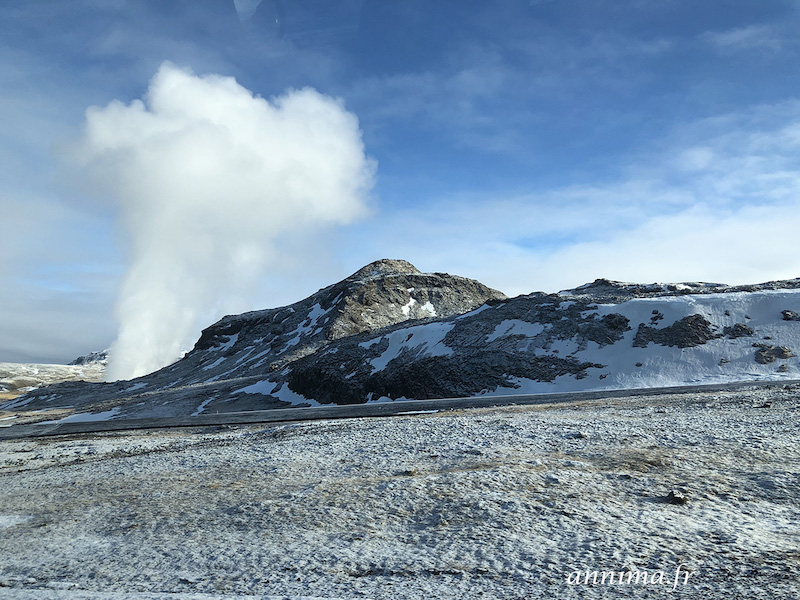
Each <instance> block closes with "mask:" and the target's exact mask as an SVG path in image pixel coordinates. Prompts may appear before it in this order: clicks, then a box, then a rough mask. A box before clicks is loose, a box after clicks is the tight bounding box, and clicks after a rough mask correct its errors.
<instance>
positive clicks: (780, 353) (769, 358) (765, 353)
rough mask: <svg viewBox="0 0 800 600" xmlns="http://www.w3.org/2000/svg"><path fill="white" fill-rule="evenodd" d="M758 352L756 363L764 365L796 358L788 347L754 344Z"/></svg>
mask: <svg viewBox="0 0 800 600" xmlns="http://www.w3.org/2000/svg"><path fill="white" fill-rule="evenodd" d="M753 345H754V346H755V347H756V348H758V350H756V357H755V358H756V362H757V363H759V364H762V365H768V364H769V363H774V362H775V361H776V360H778V359H786V358H791V357H792V356H794V354H793V353H792V351H791V350H790V349H789V348H787V347H786V346H769V345H767V344H753Z"/></svg>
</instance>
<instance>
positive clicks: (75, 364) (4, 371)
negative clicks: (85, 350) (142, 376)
mask: <svg viewBox="0 0 800 600" xmlns="http://www.w3.org/2000/svg"><path fill="white" fill-rule="evenodd" d="M105 366H106V356H105V352H92V353H91V354H88V355H86V356H81V357H78V358H76V359H75V360H73V361H72V362H71V363H69V364H68V365H51V364H38V363H0V400H5V399H10V398H15V397H17V396H19V395H21V394H24V393H25V392H28V391H31V390H33V389H36V388H40V387H43V386H48V385H52V384H54V383H59V382H62V381H102V379H103V372H104V371H105Z"/></svg>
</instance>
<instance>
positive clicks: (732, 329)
mask: <svg viewBox="0 0 800 600" xmlns="http://www.w3.org/2000/svg"><path fill="white" fill-rule="evenodd" d="M754 334H755V331H754V330H753V328H752V327H750V326H749V325H745V324H744V323H734V324H733V325H728V326H726V327H723V328H722V335H724V336H725V337H727V338H730V339H732V340H735V339H736V338H740V337H749V336H751V335H754Z"/></svg>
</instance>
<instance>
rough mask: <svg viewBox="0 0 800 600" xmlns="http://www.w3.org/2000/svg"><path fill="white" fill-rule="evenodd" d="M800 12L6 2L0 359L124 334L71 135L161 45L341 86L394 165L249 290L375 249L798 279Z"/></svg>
mask: <svg viewBox="0 0 800 600" xmlns="http://www.w3.org/2000/svg"><path fill="white" fill-rule="evenodd" d="M237 6H238V8H239V11H238V12H237ZM253 10H255V12H253ZM251 13H252V14H251ZM798 32H800V2H797V1H796V0H765V1H762V2H752V1H741V0H740V1H733V0H729V1H726V0H715V1H713V2H711V1H709V2H697V1H696V0H693V1H689V0H686V1H684V0H658V1H655V0H615V1H613V2H612V1H601V0H539V1H530V0H528V1H515V0H507V1H504V2H493V3H489V2H445V1H440V2H436V1H430V0H426V1H415V0H408V1H403V2H383V1H379V0H342V1H340V2H329V1H322V0H307V1H303V0H294V1H293V0H282V1H277V0H263V1H262V2H261V3H260V4H259V3H257V2H253V1H251V2H246V1H238V2H236V3H234V2H233V1H227V0H216V1H212V0H193V1H189V0H174V1H161V0H147V1H140V2H133V1H126V0H73V1H71V2H68V3H67V2H61V1H49V0H37V2H25V1H22V0H11V1H10V2H4V3H3V5H2V7H0V40H2V41H1V42H0V206H1V207H2V211H3V216H4V218H3V223H4V225H5V227H4V233H3V235H2V236H1V237H0V286H2V287H1V288H0V289H2V292H1V293H0V314H2V315H3V318H2V320H1V322H0V361H35V362H61V361H66V360H69V359H71V358H74V357H75V356H77V355H78V354H81V353H84V352H88V351H90V350H95V349H98V348H102V347H106V346H108V344H109V343H110V342H111V340H113V339H114V337H115V335H116V329H117V323H116V320H115V316H114V315H115V313H114V310H115V309H114V306H115V303H116V302H117V301H118V298H117V294H118V290H119V289H120V285H121V282H122V280H123V278H124V276H125V272H126V264H127V261H128V257H129V253H130V249H129V247H128V246H127V245H126V243H125V236H124V231H122V227H121V225H120V216H119V209H118V207H117V206H116V205H114V204H113V203H108V202H104V201H103V199H102V198H98V197H97V194H96V193H95V194H93V193H89V191H87V189H86V184H85V180H84V178H82V176H81V174H80V173H79V172H77V171H76V168H75V165H74V164H72V163H71V162H70V161H69V160H65V154H68V151H67V150H65V148H69V147H70V145H71V144H73V143H74V140H76V139H77V138H79V137H80V136H81V132H82V128H83V127H84V123H85V121H86V109H87V108H88V107H90V106H99V107H104V106H107V105H108V104H109V103H110V102H112V101H114V100H118V101H120V102H122V103H123V104H126V105H127V104H129V103H131V102H132V101H134V100H136V99H139V98H142V97H143V96H144V95H145V94H146V92H147V89H148V85H149V82H150V80H151V79H152V78H153V77H154V75H155V74H156V72H157V71H158V69H159V67H160V66H161V65H162V64H163V63H164V62H165V61H170V62H171V63H173V64H174V65H177V66H178V67H180V68H184V69H191V70H192V71H193V72H194V73H196V74H198V75H204V74H218V75H222V76H227V77H234V78H235V79H236V81H237V82H238V83H239V84H240V85H241V86H243V87H244V88H246V89H247V90H250V91H251V92H252V93H253V94H254V95H256V96H262V97H264V98H271V97H274V96H279V95H281V94H283V93H284V92H286V90H288V89H292V88H294V89H300V88H305V87H312V88H314V89H315V90H317V91H318V92H319V93H321V94H324V95H326V96H331V97H334V98H340V99H341V100H342V101H343V103H344V108H345V109H346V110H347V111H349V112H350V113H352V114H353V115H355V116H356V117H357V118H358V123H359V127H360V131H361V136H362V139H363V144H364V151H365V152H366V154H367V155H369V157H371V158H372V159H373V160H374V161H375V163H376V165H377V166H376V171H375V179H374V186H373V188H372V190H371V193H370V195H369V199H368V204H369V209H370V210H369V214H368V215H366V216H363V217H361V218H359V219H355V220H353V221H352V222H350V223H349V224H346V225H341V226H334V227H328V228H325V229H321V230H319V231H315V232H314V233H313V234H311V233H309V234H299V235H298V236H296V237H295V238H294V239H291V238H292V236H291V235H289V234H290V232H286V235H285V237H284V239H282V241H281V244H283V245H285V248H286V256H285V257H284V258H285V260H282V261H279V264H275V265H273V266H272V268H271V269H270V270H269V271H268V272H266V274H265V276H264V279H263V281H260V282H259V283H258V285H257V286H256V287H255V289H253V290H251V291H250V293H248V294H247V295H246V297H245V296H242V297H241V298H240V299H239V303H238V304H235V308H237V309H240V310H246V309H256V308H262V307H268V306H275V305H279V304H284V303H289V302H292V301H295V300H298V299H300V298H302V297H304V296H306V295H308V294H309V293H311V292H313V291H315V290H316V289H318V288H320V287H322V286H324V285H327V284H329V283H332V282H334V281H337V280H339V279H341V278H342V277H345V276H347V275H348V274H350V273H352V272H353V271H355V270H357V269H358V268H360V267H361V266H363V265H364V264H366V263H367V262H370V261H372V260H375V259H377V258H382V257H392V258H405V259H407V260H410V261H411V262H413V263H414V264H415V265H417V267H419V268H420V269H422V270H423V271H447V272H451V273H456V274H460V275H464V276H468V277H474V278H477V279H479V280H481V281H483V282H484V283H486V284H488V285H491V286H493V287H496V288H498V289H501V290H503V291H505V292H506V293H508V294H519V293H527V292H530V291H534V290H544V291H557V290H558V289H563V288H567V287H574V286H577V285H580V284H582V283H585V282H586V281H590V280H592V279H594V278H597V277H608V278H612V279H622V280H637V281H645V282H650V281H657V280H658V281H665V280H669V281H688V280H705V281H723V282H728V283H746V282H756V281H764V280H769V279H776V278H790V277H797V276H800V255H798V253H797V251H796V243H795V241H794V240H795V237H796V235H797V234H796V232H797V231H798V226H800V211H799V210H798V208H800V207H799V206H798V205H799V204H800V152H798V151H799V150H800V70H798V68H797V65H798V64H800V34H799V33H798ZM288 257H291V259H289V258H288ZM226 308H229V306H226ZM212 316H213V317H214V318H216V317H217V316H221V315H207V316H206V318H208V317H212ZM211 320H213V318H212V319H211ZM209 322H210V321H209Z"/></svg>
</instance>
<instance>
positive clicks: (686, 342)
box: [633, 315, 719, 348]
mask: <svg viewBox="0 0 800 600" xmlns="http://www.w3.org/2000/svg"><path fill="white" fill-rule="evenodd" d="M717 337H719V335H717V334H715V333H714V332H712V331H711V322H710V321H709V320H708V319H706V318H705V317H704V316H702V315H689V316H688V317H683V318H682V319H679V320H677V321H675V322H674V323H673V324H672V325H670V326H669V327H662V328H661V329H658V328H656V327H650V326H648V325H645V324H644V323H641V324H640V325H639V330H638V331H637V332H636V336H635V337H634V338H633V345H634V347H636V348H647V344H649V343H650V342H654V343H656V344H659V345H661V346H677V347H678V348H693V347H694V346H700V345H702V344H705V343H706V342H708V341H709V340H713V339H715V338H717Z"/></svg>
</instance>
